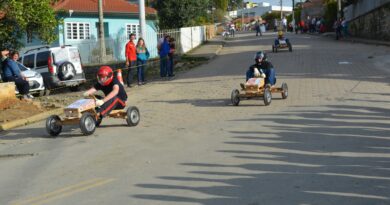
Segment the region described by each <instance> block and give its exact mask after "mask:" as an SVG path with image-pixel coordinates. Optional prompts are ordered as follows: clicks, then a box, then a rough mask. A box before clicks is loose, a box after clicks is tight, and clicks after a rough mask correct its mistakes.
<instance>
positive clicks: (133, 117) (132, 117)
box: [126, 106, 141, 127]
mask: <svg viewBox="0 0 390 205" xmlns="http://www.w3.org/2000/svg"><path fill="white" fill-rule="evenodd" d="M126 115H127V118H126V122H127V125H128V126H131V127H132V126H137V125H138V123H139V121H140V120H141V116H140V114H139V110H138V108H137V107H134V106H133V107H129V108H128V109H127V111H126Z"/></svg>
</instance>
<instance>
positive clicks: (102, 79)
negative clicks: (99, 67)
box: [97, 75, 111, 85]
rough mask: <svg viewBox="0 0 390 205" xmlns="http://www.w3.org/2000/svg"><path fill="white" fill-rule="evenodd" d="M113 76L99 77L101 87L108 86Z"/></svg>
mask: <svg viewBox="0 0 390 205" xmlns="http://www.w3.org/2000/svg"><path fill="white" fill-rule="evenodd" d="M110 78H111V76H107V75H98V76H97V80H98V82H99V83H100V84H101V85H104V84H106V83H107V82H108V81H109V80H110Z"/></svg>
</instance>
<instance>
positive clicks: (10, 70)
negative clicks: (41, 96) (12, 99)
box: [1, 51, 34, 99]
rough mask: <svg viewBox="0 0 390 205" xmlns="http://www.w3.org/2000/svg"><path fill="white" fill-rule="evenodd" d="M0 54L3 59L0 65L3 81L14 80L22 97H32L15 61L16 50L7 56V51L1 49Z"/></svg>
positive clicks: (16, 56)
mask: <svg viewBox="0 0 390 205" xmlns="http://www.w3.org/2000/svg"><path fill="white" fill-rule="evenodd" d="M1 54H2V55H3V56H2V59H4V61H3V65H2V70H3V76H4V79H3V80H4V82H15V85H16V88H17V89H18V91H19V94H21V95H22V96H23V99H32V98H34V97H33V96H32V95H31V94H29V91H30V85H29V84H28V81H27V80H26V77H25V76H23V74H22V72H21V71H20V69H19V66H18V64H17V63H16V61H17V60H18V59H19V53H18V52H17V51H13V52H11V54H10V56H11V58H7V57H8V52H7V51H5V52H4V51H2V52H1Z"/></svg>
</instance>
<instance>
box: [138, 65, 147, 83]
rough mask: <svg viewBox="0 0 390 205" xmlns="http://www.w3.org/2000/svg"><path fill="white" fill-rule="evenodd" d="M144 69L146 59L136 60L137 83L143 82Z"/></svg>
mask: <svg viewBox="0 0 390 205" xmlns="http://www.w3.org/2000/svg"><path fill="white" fill-rule="evenodd" d="M145 69H146V61H145V60H137V78H138V83H142V82H145Z"/></svg>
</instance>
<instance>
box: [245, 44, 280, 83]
mask: <svg viewBox="0 0 390 205" xmlns="http://www.w3.org/2000/svg"><path fill="white" fill-rule="evenodd" d="M254 77H263V78H265V84H266V85H268V86H272V85H275V83H276V78H275V69H274V67H273V65H272V64H271V62H269V61H267V56H266V54H265V53H264V52H263V51H260V52H257V53H256V55H255V64H253V65H251V66H250V67H249V69H248V71H247V72H246V81H248V80H249V78H254Z"/></svg>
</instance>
